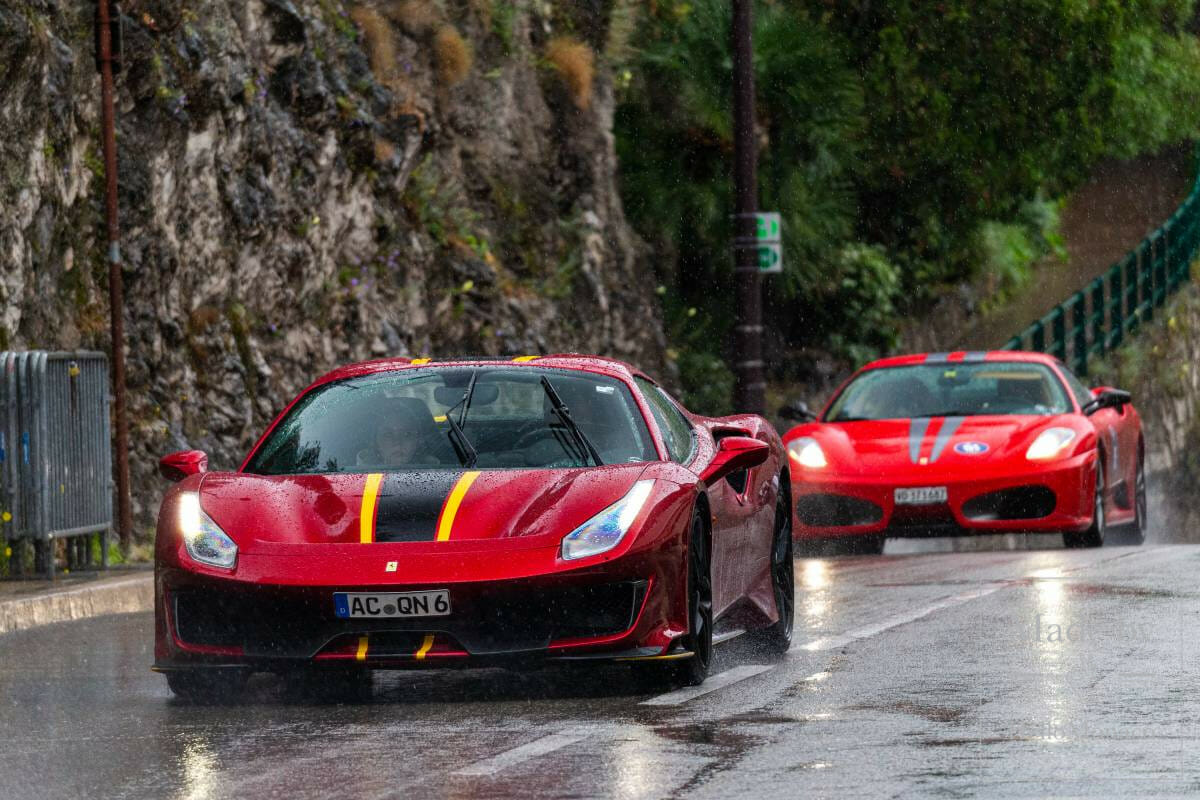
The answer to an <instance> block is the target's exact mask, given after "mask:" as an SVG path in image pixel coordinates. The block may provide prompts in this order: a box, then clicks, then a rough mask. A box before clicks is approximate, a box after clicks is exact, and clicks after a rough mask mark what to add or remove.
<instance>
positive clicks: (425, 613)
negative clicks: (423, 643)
mask: <svg viewBox="0 0 1200 800" xmlns="http://www.w3.org/2000/svg"><path fill="white" fill-rule="evenodd" d="M333 609H334V613H335V614H337V616H338V617H339V618H340V619H395V618H402V617H444V616H446V615H447V614H449V613H450V592H449V591H447V590H446V589H436V590H434V591H431V592H334V595H333Z"/></svg>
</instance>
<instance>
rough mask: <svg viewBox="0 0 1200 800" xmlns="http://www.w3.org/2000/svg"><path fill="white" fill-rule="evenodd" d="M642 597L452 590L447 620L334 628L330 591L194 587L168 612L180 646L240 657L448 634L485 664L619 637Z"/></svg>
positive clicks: (637, 589)
mask: <svg viewBox="0 0 1200 800" xmlns="http://www.w3.org/2000/svg"><path fill="white" fill-rule="evenodd" d="M646 589H647V582H646V581H622V582H616V583H607V584H594V585H590V586H578V587H569V588H555V589H545V588H532V587H530V588H512V587H504V588H500V589H496V590H495V591H488V590H477V589H475V590H472V591H470V592H467V591H456V590H455V589H453V588H452V589H451V590H450V596H451V605H452V608H453V611H452V613H451V614H450V615H449V616H445V617H424V618H417V619H383V620H374V619H365V620H364V619H353V620H351V619H338V618H337V617H335V616H334V610H333V594H334V591H335V590H333V589H295V588H292V587H270V586H266V587H256V588H245V589H241V588H239V589H221V590H219V591H218V590H214V589H210V588H199V587H195V588H186V589H180V590H178V591H175V592H173V593H172V603H173V610H174V618H175V626H176V632H177V633H178V635H179V638H180V639H182V640H183V641H184V642H186V643H188V644H195V645H210V646H213V645H215V646H225V647H240V648H242V650H243V652H244V653H245V654H246V655H247V656H259V657H265V658H311V657H312V656H313V655H315V654H316V653H317V652H318V651H320V650H321V649H322V648H323V647H324V646H325V645H327V644H328V643H329V642H331V641H332V640H334V639H336V638H338V637H341V636H346V635H348V634H371V635H372V636H375V635H377V634H381V633H395V634H397V635H398V636H401V638H405V636H406V635H407V634H411V633H415V632H422V633H424V632H441V633H445V634H447V635H448V636H450V637H452V638H453V639H455V640H456V641H458V642H459V643H460V644H461V645H462V646H463V648H464V649H466V650H467V652H469V653H471V654H473V655H491V654H502V653H513V652H520V651H529V650H539V649H545V648H546V647H547V646H548V645H549V644H550V643H551V642H553V641H557V640H561V639H574V638H581V637H600V636H607V635H611V634H617V633H621V632H622V631H625V630H628V629H629V628H630V627H632V626H633V624H634V622H635V621H636V618H637V613H638V610H639V609H640V608H641V605H642V601H643V599H644V598H645V596H646ZM351 591H355V590H353V589H351ZM358 591H364V590H358ZM365 591H370V590H365ZM378 591H387V590H386V589H378ZM405 640H406V641H407V639H405Z"/></svg>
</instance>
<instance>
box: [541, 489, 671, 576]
mask: <svg viewBox="0 0 1200 800" xmlns="http://www.w3.org/2000/svg"><path fill="white" fill-rule="evenodd" d="M652 488H654V481H652V480H649V481H638V482H637V483H635V484H634V485H633V488H632V489H630V490H629V492H628V493H627V494H626V495H625V496H624V497H622V498H621V499H620V500H618V501H617V502H615V503H613V504H612V505H611V506H609V507H608V508H606V509H604V510H603V511H601V512H600V513H599V514H597V515H596V516H594V517H592V518H591V519H589V520H588V521H587V522H585V523H583V524H582V525H580V526H579V527H578V528H576V529H575V530H573V531H571V532H570V533H568V534H567V535H566V537H564V538H563V540H562V557H563V559H564V560H567V561H569V560H571V559H575V558H586V557H587V556H594V555H597V554H598V553H604V552H607V551H609V550H612V549H613V548H614V547H616V546H617V545H618V544H620V543H621V540H622V539H624V538H625V534H627V533H629V526H630V525H632V524H633V521H634V520H635V519H637V515H638V513H639V512H640V511H641V510H642V506H644V505H645V504H646V499H647V498H648V497H650V490H651V489H652Z"/></svg>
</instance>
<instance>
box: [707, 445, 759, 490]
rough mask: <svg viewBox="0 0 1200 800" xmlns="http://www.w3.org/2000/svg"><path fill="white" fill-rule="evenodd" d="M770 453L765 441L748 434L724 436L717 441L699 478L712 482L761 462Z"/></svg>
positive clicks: (708, 482)
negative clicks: (711, 458)
mask: <svg viewBox="0 0 1200 800" xmlns="http://www.w3.org/2000/svg"><path fill="white" fill-rule="evenodd" d="M770 455H771V448H770V446H769V445H768V444H767V443H766V442H760V441H759V440H758V439H751V438H750V437H749V436H726V437H725V438H724V439H721V440H719V441H718V442H717V454H716V455H714V456H713V460H712V462H711V463H709V465H708V467H706V468H705V470H704V472H702V473H701V474H700V480H702V481H704V482H705V483H706V484H709V485H711V484H714V483H716V482H717V481H719V480H721V478H724V477H725V476H726V475H730V474H732V473H734V472H737V471H739V470H743V469H751V468H752V467H757V466H758V465H759V464H762V463H763V462H764V461H766V460H767V458H768V457H769V456H770Z"/></svg>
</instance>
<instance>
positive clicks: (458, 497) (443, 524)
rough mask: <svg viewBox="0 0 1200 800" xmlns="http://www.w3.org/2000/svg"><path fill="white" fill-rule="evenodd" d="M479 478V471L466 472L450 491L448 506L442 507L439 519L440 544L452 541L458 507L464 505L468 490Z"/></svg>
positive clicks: (438, 533)
mask: <svg viewBox="0 0 1200 800" xmlns="http://www.w3.org/2000/svg"><path fill="white" fill-rule="evenodd" d="M478 477H479V471H478V470H473V471H471V472H464V473H463V474H462V477H460V478H459V479H458V481H457V482H456V483H455V484H454V488H453V489H451V490H450V494H449V496H447V497H446V505H444V506H442V514H441V516H440V517H438V526H437V540H438V541H439V542H446V541H449V540H450V531H451V530H453V529H454V516H455V515H456V514H457V513H458V507H459V506H460V505H462V501H463V497H464V496H466V494H467V490H468V489H470V488H471V484H472V483H474V482H475V479H476V478H478Z"/></svg>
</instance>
